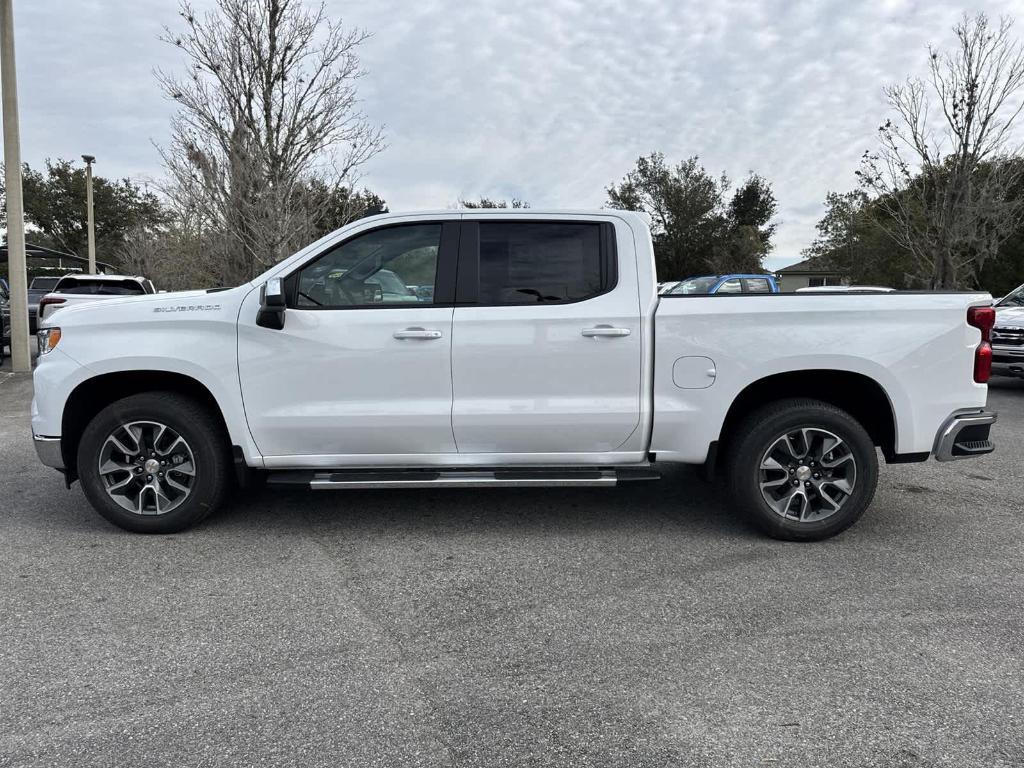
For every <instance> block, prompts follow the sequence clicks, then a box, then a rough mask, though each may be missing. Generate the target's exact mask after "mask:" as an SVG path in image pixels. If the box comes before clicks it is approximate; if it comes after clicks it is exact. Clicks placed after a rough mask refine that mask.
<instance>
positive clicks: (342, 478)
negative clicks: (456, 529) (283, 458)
mask: <svg viewBox="0 0 1024 768" xmlns="http://www.w3.org/2000/svg"><path fill="white" fill-rule="evenodd" d="M660 478H661V475H660V474H659V473H658V472H655V471H654V470H651V469H647V468H632V467H627V468H619V469H616V468H614V467H612V468H587V467H584V468H532V469H384V470H382V469H344V470H329V471H311V470H291V471H280V472H271V473H270V474H269V475H268V477H267V483H268V484H270V485H279V486H281V485H285V486H293V487H294V486H306V487H309V488H312V489H314V490H325V491H335V490H343V489H346V488H352V489H367V488H530V487H546V488H551V487H576V486H578V487H593V486H614V485H619V484H621V483H624V482H636V481H647V480H658V479H660Z"/></svg>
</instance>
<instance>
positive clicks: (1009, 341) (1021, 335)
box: [992, 328, 1024, 347]
mask: <svg viewBox="0 0 1024 768" xmlns="http://www.w3.org/2000/svg"><path fill="white" fill-rule="evenodd" d="M992 343H993V344H995V345H996V346H1000V347H1022V346H1024V328H993V329H992Z"/></svg>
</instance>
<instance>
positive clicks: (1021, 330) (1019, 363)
mask: <svg viewBox="0 0 1024 768" xmlns="http://www.w3.org/2000/svg"><path fill="white" fill-rule="evenodd" d="M992 373H994V374H997V375H1000V376H1019V377H1021V378H1024V285H1021V286H1018V287H1017V288H1016V289H1015V290H1013V291H1010V292H1009V293H1008V294H1006V295H1005V296H1004V297H1003V298H1001V299H1000V300H999V301H997V302H996V324H995V327H994V328H993V329H992Z"/></svg>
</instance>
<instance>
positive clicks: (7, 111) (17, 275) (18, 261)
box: [0, 0, 32, 373]
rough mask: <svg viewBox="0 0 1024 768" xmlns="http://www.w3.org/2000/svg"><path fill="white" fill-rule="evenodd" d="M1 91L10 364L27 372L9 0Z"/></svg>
mask: <svg viewBox="0 0 1024 768" xmlns="http://www.w3.org/2000/svg"><path fill="white" fill-rule="evenodd" d="M0 90H2V91H3V98H2V101H3V111H4V181H5V183H6V185H7V267H8V271H7V277H8V280H9V282H10V284H11V366H12V368H13V369H14V371H15V372H18V373H27V372H28V371H31V370H32V355H31V352H30V347H29V335H28V275H27V273H26V272H25V206H24V203H23V201H22V197H21V138H20V136H19V132H18V80H17V76H16V74H15V70H14V14H13V11H12V9H11V0H0Z"/></svg>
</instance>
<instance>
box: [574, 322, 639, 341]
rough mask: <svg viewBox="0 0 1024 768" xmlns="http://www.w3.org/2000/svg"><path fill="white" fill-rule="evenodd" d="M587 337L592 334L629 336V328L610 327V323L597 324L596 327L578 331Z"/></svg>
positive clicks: (592, 335)
mask: <svg viewBox="0 0 1024 768" xmlns="http://www.w3.org/2000/svg"><path fill="white" fill-rule="evenodd" d="M580 333H582V334H583V335H584V336H586V337H587V338H591V337H594V336H629V334H630V333H631V331H630V330H629V328H612V327H611V326H610V325H599V326H597V327H596V328H584V329H583V330H582V331H580Z"/></svg>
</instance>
